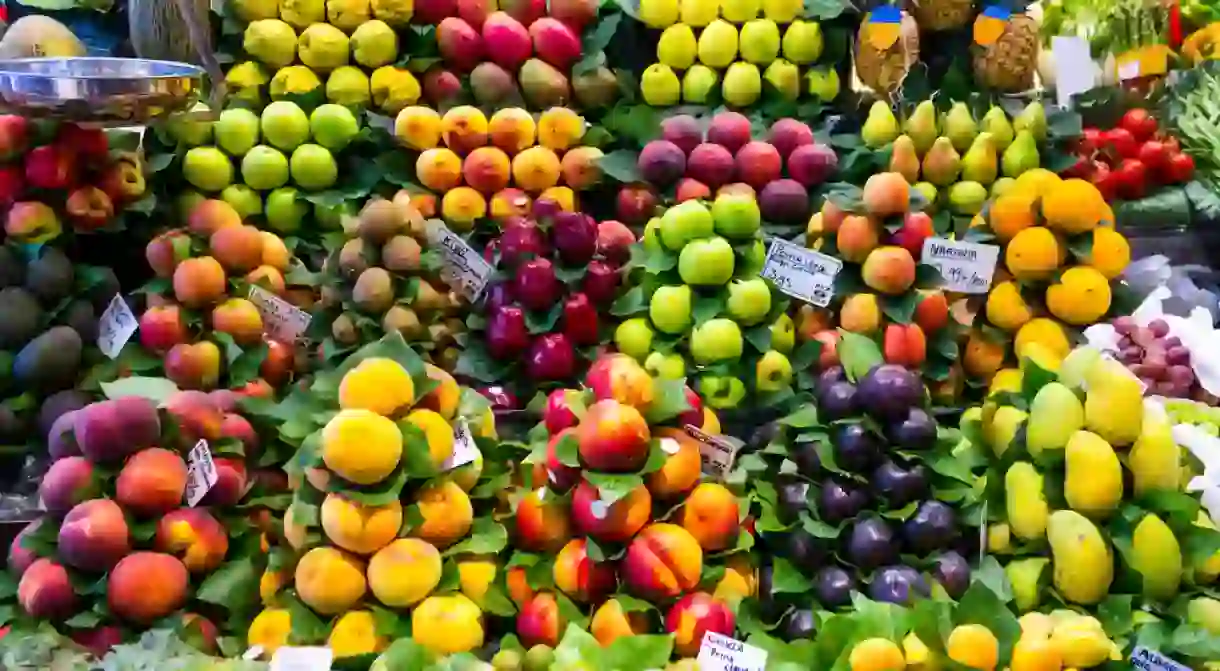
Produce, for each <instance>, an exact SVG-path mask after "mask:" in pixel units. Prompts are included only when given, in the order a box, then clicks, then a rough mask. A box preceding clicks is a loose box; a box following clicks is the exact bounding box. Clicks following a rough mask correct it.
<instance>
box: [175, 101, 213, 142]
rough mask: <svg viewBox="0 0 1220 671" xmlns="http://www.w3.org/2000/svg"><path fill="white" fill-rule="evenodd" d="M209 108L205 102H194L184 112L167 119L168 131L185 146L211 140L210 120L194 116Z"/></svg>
mask: <svg viewBox="0 0 1220 671" xmlns="http://www.w3.org/2000/svg"><path fill="white" fill-rule="evenodd" d="M210 110H211V108H210V107H208V106H207V104H205V103H201V102H200V103H195V106H194V107H192V108H191V109H190V111H189V112H187V113H186V114H183V115H180V116H176V117H173V118H171V119H170V121H169V133H170V135H172V136H173V138H174V139H175V140H177V141H178V143H179V144H181V145H184V146H187V147H198V146H200V145H204V144H207V143H208V142H210V141H211V140H212V122H211V121H204V120H202V119H198V118H196V114H192V113H206V112H208V111H210Z"/></svg>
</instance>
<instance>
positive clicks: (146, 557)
mask: <svg viewBox="0 0 1220 671" xmlns="http://www.w3.org/2000/svg"><path fill="white" fill-rule="evenodd" d="M189 583H190V574H189V573H187V570H186V567H185V566H183V564H182V562H180V561H178V559H177V557H174V556H172V555H167V554H162V553H160V552H136V553H134V554H131V555H128V556H126V557H124V558H123V559H122V560H121V561H120V562H119V563H118V564H116V565H115V567H114V568H113V569H111V570H110V576H109V577H108V578H107V580H106V603H107V604H109V606H110V612H112V613H114V614H115V615H116V616H118V617H119V618H121V619H123V620H126V621H128V622H132V623H135V624H141V625H148V624H152V623H153V622H154V621H156V620H159V619H161V618H163V617H166V616H168V615H169V614H170V613H173V612H174V611H176V610H178V609H179V608H181V607H182V606H183V604H185V603H186V597H187V588H188V587H189Z"/></svg>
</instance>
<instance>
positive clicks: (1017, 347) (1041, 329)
mask: <svg viewBox="0 0 1220 671" xmlns="http://www.w3.org/2000/svg"><path fill="white" fill-rule="evenodd" d="M1031 343H1039V344H1041V345H1042V346H1043V347H1045V348H1046V350H1047V351H1048V352H1050V353H1051V354H1054V355H1056V356H1058V357H1059V358H1060V359H1063V357H1065V356H1067V355H1068V352H1070V351H1072V344H1071V343H1070V342H1068V337H1067V333H1065V332H1064V330H1063V327H1062V326H1060V325H1059V322H1056V321H1055V320H1053V319H1049V318H1047V317H1035V318H1033V319H1031V320H1029V321H1028V322H1027V323H1026V324H1025V326H1022V327H1021V328H1020V330H1018V331H1017V336H1016V338H1015V339H1014V340H1013V351H1015V352H1016V353H1017V356H1025V350H1026V348H1027V347H1028V346H1029V345H1030V344H1031Z"/></svg>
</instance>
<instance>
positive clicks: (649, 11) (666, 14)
mask: <svg viewBox="0 0 1220 671" xmlns="http://www.w3.org/2000/svg"><path fill="white" fill-rule="evenodd" d="M640 20H641V21H643V22H644V24H645V25H647V26H648V27H649V28H668V27H670V26H672V25H673V24H675V23H677V22H678V0H640Z"/></svg>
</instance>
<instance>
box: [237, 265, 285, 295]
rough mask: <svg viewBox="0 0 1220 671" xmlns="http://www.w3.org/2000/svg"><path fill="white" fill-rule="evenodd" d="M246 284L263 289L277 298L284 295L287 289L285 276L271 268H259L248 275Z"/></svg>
mask: <svg viewBox="0 0 1220 671" xmlns="http://www.w3.org/2000/svg"><path fill="white" fill-rule="evenodd" d="M246 283H247V284H250V285H252V286H256V287H262V288H263V289H266V290H267V291H270V292H271V293H273V294H275V295H277V296H282V295H284V289H285V288H286V285H285V284H284V274H283V273H281V272H280V271H278V270H276V269H275V268H272V267H271V266H259V267H257V268H255V269H254V270H251V271H250V272H248V273H246Z"/></svg>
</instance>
